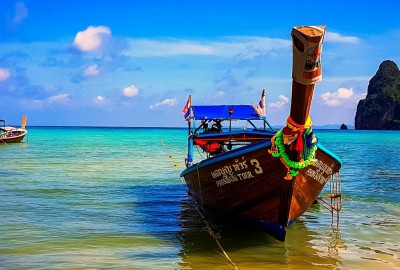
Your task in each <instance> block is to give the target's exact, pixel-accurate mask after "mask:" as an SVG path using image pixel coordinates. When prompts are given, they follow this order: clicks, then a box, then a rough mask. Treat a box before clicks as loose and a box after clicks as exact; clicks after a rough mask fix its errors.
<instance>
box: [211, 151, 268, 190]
mask: <svg viewBox="0 0 400 270" xmlns="http://www.w3.org/2000/svg"><path fill="white" fill-rule="evenodd" d="M253 172H254V173H255V174H262V173H263V169H262V168H261V165H260V162H259V161H258V160H257V159H255V158H253V159H251V160H250V165H248V161H247V160H246V159H245V158H244V156H242V157H241V158H237V159H235V161H234V163H232V164H229V165H225V166H222V167H220V168H218V169H216V170H214V171H212V172H211V177H212V178H213V179H216V181H215V183H216V185H217V187H221V186H224V185H227V184H230V183H233V182H237V181H241V180H247V179H252V178H254V175H253ZM219 178H222V179H219Z"/></svg>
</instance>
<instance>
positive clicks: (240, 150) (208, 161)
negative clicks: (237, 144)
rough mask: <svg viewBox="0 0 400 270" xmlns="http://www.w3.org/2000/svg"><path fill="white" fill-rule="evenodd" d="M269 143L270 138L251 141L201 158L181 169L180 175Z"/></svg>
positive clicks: (266, 145)
mask: <svg viewBox="0 0 400 270" xmlns="http://www.w3.org/2000/svg"><path fill="white" fill-rule="evenodd" d="M270 145H271V141H270V140H263V141H260V142H256V143H253V144H250V145H247V146H244V147H241V148H238V149H235V150H232V151H229V152H227V153H225V154H221V155H218V156H215V157H212V158H209V159H205V160H202V161H200V162H198V163H196V164H193V165H192V166H190V167H188V168H186V169H185V170H183V171H182V173H181V174H180V176H181V177H183V176H184V175H186V174H188V173H190V172H192V171H194V170H197V169H198V168H202V167H204V166H207V165H210V164H213V163H218V162H220V161H222V160H225V159H229V158H232V157H235V156H238V155H244V154H247V153H249V152H252V151H255V150H258V149H261V148H264V147H268V146H270Z"/></svg>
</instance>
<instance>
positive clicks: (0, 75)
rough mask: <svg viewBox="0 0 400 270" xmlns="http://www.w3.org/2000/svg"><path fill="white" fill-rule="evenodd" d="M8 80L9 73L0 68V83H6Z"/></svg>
mask: <svg viewBox="0 0 400 270" xmlns="http://www.w3.org/2000/svg"><path fill="white" fill-rule="evenodd" d="M8 78H10V71H9V70H8V69H6V68H0V82H1V81H6V80H8Z"/></svg>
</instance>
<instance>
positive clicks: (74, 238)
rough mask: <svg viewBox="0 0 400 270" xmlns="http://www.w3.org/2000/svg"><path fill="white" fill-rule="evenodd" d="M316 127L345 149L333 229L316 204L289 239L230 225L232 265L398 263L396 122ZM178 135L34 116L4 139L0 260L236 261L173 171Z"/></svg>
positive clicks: (182, 147)
mask: <svg viewBox="0 0 400 270" xmlns="http://www.w3.org/2000/svg"><path fill="white" fill-rule="evenodd" d="M316 133H317V135H318V137H319V140H320V142H321V143H323V144H324V146H325V147H328V148H329V149H330V150H332V151H333V152H334V153H335V154H336V155H338V156H339V157H340V158H341V159H342V161H343V168H342V170H341V176H342V185H343V193H344V206H343V209H342V211H341V215H340V227H339V231H338V230H335V229H334V228H332V227H331V225H330V224H331V214H330V213H329V212H328V211H327V210H326V209H324V208H323V207H320V206H318V205H316V206H313V207H312V208H311V209H309V210H308V211H307V212H306V214H305V215H304V216H303V217H302V218H301V219H299V220H297V221H296V222H294V223H293V224H292V225H291V226H290V227H289V229H288V235H287V240H286V242H285V243H281V242H278V241H276V240H274V239H273V238H272V237H270V236H268V235H266V234H264V233H262V232H258V231H249V230H244V229H243V228H235V227H224V228H222V230H221V231H220V236H221V238H220V243H221V244H222V246H223V247H224V249H225V250H226V252H227V253H228V255H229V256H230V258H231V259H232V260H233V262H234V263H235V264H236V265H237V266H238V268H239V269H267V268H272V267H274V268H275V269H379V268H381V269H400V162H399V160H400V154H399V151H398V145H400V132H375V131H354V130H348V131H339V130H335V131H326V130H319V131H318V130H317V131H316ZM186 136H187V134H186V130H182V129H125V128H54V127H52V128H44V127H41V128H30V129H29V134H28V141H27V142H25V143H22V144H8V145H4V144H2V145H0V160H1V170H0V268H1V269H108V268H114V269H233V267H232V265H230V264H229V262H228V261H227V260H226V259H225V258H224V257H223V256H222V255H221V251H220V249H219V248H218V246H217V244H216V243H215V241H214V239H213V238H211V237H210V236H209V234H208V232H207V231H206V230H205V229H204V228H205V223H204V222H203V221H202V219H201V218H200V217H199V215H198V213H197V211H196V210H195V209H194V207H193V205H192V202H191V201H190V199H189V198H188V196H187V189H186V186H185V185H183V184H182V183H181V180H180V178H179V172H180V171H181V170H182V169H183V167H184V164H183V160H184V157H185V153H186ZM162 140H163V142H164V143H165V147H164V146H163V145H162V143H161V141H162ZM166 149H167V151H166ZM169 155H172V156H173V157H172V158H169V157H168V156H169ZM174 163H178V164H179V167H178V169H177V170H175V169H174V167H173V164H174Z"/></svg>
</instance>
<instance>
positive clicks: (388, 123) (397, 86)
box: [355, 60, 400, 130]
mask: <svg viewBox="0 0 400 270" xmlns="http://www.w3.org/2000/svg"><path fill="white" fill-rule="evenodd" d="M355 128H356V129H389V130H400V70H399V68H398V67H397V65H396V63H394V62H393V61H390V60H386V61H383V62H382V63H381V64H380V66H379V69H378V71H377V72H376V74H375V76H374V77H372V79H371V80H370V81H369V85H368V92H367V96H366V98H365V99H362V100H360V101H359V103H358V106H357V112H356V116H355Z"/></svg>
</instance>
